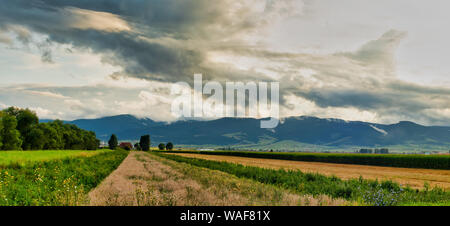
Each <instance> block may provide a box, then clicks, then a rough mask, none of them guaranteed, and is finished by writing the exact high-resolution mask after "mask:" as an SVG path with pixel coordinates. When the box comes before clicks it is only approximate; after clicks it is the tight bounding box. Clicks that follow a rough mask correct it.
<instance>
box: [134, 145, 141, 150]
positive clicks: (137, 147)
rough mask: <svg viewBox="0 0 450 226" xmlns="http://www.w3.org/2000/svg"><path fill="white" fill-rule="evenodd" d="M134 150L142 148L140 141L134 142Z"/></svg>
mask: <svg viewBox="0 0 450 226" xmlns="http://www.w3.org/2000/svg"><path fill="white" fill-rule="evenodd" d="M134 150H137V151H140V150H141V145H140V144H139V143H135V144H134Z"/></svg>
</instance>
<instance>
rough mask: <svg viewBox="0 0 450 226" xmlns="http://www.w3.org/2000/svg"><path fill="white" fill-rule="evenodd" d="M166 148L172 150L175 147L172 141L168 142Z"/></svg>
mask: <svg viewBox="0 0 450 226" xmlns="http://www.w3.org/2000/svg"><path fill="white" fill-rule="evenodd" d="M166 149H167V150H169V151H171V150H172V149H173V144H172V142H169V143H167V144H166Z"/></svg>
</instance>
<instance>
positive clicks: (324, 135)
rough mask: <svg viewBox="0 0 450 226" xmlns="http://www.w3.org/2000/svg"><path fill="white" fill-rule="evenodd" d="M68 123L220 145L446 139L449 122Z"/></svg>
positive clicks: (122, 118) (105, 133)
mask: <svg viewBox="0 0 450 226" xmlns="http://www.w3.org/2000/svg"><path fill="white" fill-rule="evenodd" d="M42 121H49V120H42ZM67 123H71V124H75V125H77V126H79V127H80V128H83V129H86V130H91V131H94V132H95V133H96V134H97V137H98V138H100V139H101V140H107V139H108V138H109V136H110V135H111V134H112V133H114V134H116V135H117V136H118V137H119V139H121V140H138V139H139V137H140V136H141V135H143V134H150V135H151V138H152V143H155V142H167V141H172V142H175V143H177V144H189V145H218V146H225V145H247V144H258V143H275V142H281V141H293V142H301V143H305V144H312V145H322V146H330V147H339V146H383V145H407V144H426V145H441V146H445V145H450V127H445V126H422V125H419V124H416V123H414V122H408V121H402V122H399V123H396V124H391V125H385V124H376V123H368V122H360V121H344V120H340V119H322V118H316V117H309V116H300V117H289V118H284V119H282V120H281V122H280V124H279V125H278V127H276V128H275V129H271V130H268V129H261V128H260V119H253V118H221V119H217V120H210V121H196V120H184V121H176V122H173V123H166V122H156V121H153V120H151V119H149V118H137V117H135V116H132V115H117V116H111V117H103V118H98V119H79V120H74V121H67Z"/></svg>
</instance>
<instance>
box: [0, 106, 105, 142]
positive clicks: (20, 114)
mask: <svg viewBox="0 0 450 226" xmlns="http://www.w3.org/2000/svg"><path fill="white" fill-rule="evenodd" d="M99 145H100V141H99V140H98V139H97V137H96V135H95V133H94V132H91V131H87V130H83V129H80V128H78V127H77V126H76V125H72V124H64V123H63V122H62V121H60V120H55V121H53V122H48V123H39V118H38V117H37V115H36V113H35V112H33V111H31V110H29V109H20V108H16V107H10V108H8V109H5V110H3V111H0V149H1V150H62V149H66V150H96V149H97V148H98V146H99Z"/></svg>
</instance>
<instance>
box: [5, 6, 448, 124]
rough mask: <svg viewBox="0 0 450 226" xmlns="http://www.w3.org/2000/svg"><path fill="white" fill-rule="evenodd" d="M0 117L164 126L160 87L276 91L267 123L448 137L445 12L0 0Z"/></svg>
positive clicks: (164, 94)
mask: <svg viewBox="0 0 450 226" xmlns="http://www.w3.org/2000/svg"><path fill="white" fill-rule="evenodd" d="M0 4H1V5H2V7H1V8H0V78H1V79H0V108H5V107H8V106H18V107H22V108H30V109H32V110H34V111H36V112H37V114H38V115H39V117H40V118H48V119H56V118H58V119H64V120H72V119H78V118H97V117H102V116H110V115H117V114H133V115H136V116H139V117H149V118H152V119H154V120H157V121H174V120H177V118H176V117H175V116H173V115H172V114H171V112H170V109H171V107H170V106H171V103H172V100H173V99H174V98H176V96H173V95H171V93H170V87H171V85H172V84H174V83H177V82H188V83H189V84H192V80H193V75H194V74H195V73H201V74H203V77H204V80H207V81H218V82H222V83H225V82H227V81H240V82H250V81H253V82H261V81H264V82H279V83H280V115H281V117H289V116H302V115H308V116H316V117H322V118H340V119H344V120H360V121H368V122H374V123H387V124H388V123H397V122H399V121H414V122H417V123H421V124H424V125H447V126H450V63H449V62H448V61H449V57H448V53H449V52H450V43H449V41H448V40H450V31H449V30H448V29H447V27H448V21H450V14H448V12H447V11H448V10H447V9H448V8H449V6H450V3H449V2H448V1H438V0H430V1H418V0H396V1H392V0H379V1H373V0H340V1H334V0H216V1H214V2H212V1H209V0H183V1H181V0H145V1H144V0H15V1H12V0H0Z"/></svg>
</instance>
